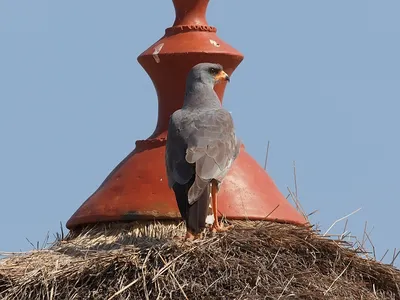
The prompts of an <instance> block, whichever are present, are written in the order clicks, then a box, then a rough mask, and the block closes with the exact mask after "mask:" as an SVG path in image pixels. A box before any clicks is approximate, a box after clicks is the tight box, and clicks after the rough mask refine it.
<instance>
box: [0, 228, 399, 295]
mask: <svg viewBox="0 0 400 300" xmlns="http://www.w3.org/2000/svg"><path fill="white" fill-rule="evenodd" d="M235 225H236V226H235V228H234V230H232V231H230V232H228V233H226V234H218V235H216V236H206V237H204V238H203V239H201V240H198V241H195V242H193V243H182V242H178V241H176V240H174V239H172V237H173V236H174V235H176V234H183V231H184V228H183V226H182V224H180V225H174V224H169V225H168V224H151V225H143V224H139V223H134V224H132V223H130V224H110V225H97V226H96V227H91V228H86V229H85V230H83V231H82V232H80V233H75V234H69V236H67V237H66V238H65V239H64V240H62V241H57V242H56V243H55V244H54V245H52V246H51V247H50V248H49V249H44V250H38V251H32V252H29V253H25V254H21V255H13V256H10V257H8V258H6V259H3V260H0V298H1V299H400V271H399V270H397V269H396V268H394V267H392V266H390V265H385V264H382V263H379V262H377V261H375V260H372V259H365V258H362V257H360V255H359V253H357V251H356V250H354V249H351V248H349V246H348V245H345V244H343V242H338V241H333V240H331V239H327V238H325V237H322V236H321V235H319V234H318V233H317V232H315V231H314V230H312V229H311V228H308V227H297V226H293V225H287V224H279V223H271V222H236V223H235Z"/></svg>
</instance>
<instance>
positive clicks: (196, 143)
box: [186, 109, 239, 180]
mask: <svg viewBox="0 0 400 300" xmlns="http://www.w3.org/2000/svg"><path fill="white" fill-rule="evenodd" d="M192 122H193V124H194V127H195V128H196V130H193V131H192V132H191V134H190V136H189V138H188V142H187V147H188V148H187V151H186V160H187V161H188V162H189V163H196V175H197V176H199V177H200V178H201V179H203V180H210V179H212V178H218V177H219V175H220V174H222V173H225V172H226V171H227V169H228V168H229V167H230V165H231V163H232V161H233V160H234V159H235V158H236V156H237V153H238V150H239V148H238V143H237V140H236V136H235V131H234V126H233V120H232V117H231V115H230V113H229V112H227V111H226V110H224V109H218V110H211V111H208V112H204V113H202V114H200V115H199V116H198V117H197V118H196V117H193V118H192Z"/></svg>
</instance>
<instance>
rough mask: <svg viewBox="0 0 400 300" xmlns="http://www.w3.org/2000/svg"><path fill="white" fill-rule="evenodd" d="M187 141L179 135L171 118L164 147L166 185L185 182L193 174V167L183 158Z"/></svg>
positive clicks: (170, 185)
mask: <svg viewBox="0 0 400 300" xmlns="http://www.w3.org/2000/svg"><path fill="white" fill-rule="evenodd" d="M186 149H187V143H186V141H185V139H184V138H183V137H182V136H181V134H180V132H179V130H178V128H177V126H176V124H175V122H174V119H173V118H171V119H170V122H169V127H168V137H167V144H166V149H165V166H166V170H167V176H168V186H169V187H170V188H171V187H172V186H173V185H174V183H175V182H177V183H179V184H182V185H183V184H185V183H187V182H188V181H189V180H190V179H191V178H192V176H193V174H194V168H193V166H191V165H190V164H188V162H187V161H186V160H185V155H186Z"/></svg>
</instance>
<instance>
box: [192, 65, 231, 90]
mask: <svg viewBox="0 0 400 300" xmlns="http://www.w3.org/2000/svg"><path fill="white" fill-rule="evenodd" d="M221 81H230V78H229V76H228V74H226V73H225V72H224V70H223V67H222V66H221V65H220V64H213V63H199V64H197V65H195V66H194V67H193V68H192V69H191V70H190V72H189V75H188V82H190V83H194V82H202V83H205V84H207V85H211V86H214V85H215V84H217V83H219V82H221Z"/></svg>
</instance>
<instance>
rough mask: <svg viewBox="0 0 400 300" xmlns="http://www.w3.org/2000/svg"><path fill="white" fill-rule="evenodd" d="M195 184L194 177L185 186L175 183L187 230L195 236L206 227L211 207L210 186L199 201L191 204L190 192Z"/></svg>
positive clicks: (177, 198)
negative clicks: (189, 199)
mask: <svg viewBox="0 0 400 300" xmlns="http://www.w3.org/2000/svg"><path fill="white" fill-rule="evenodd" d="M193 183H194V176H193V178H192V180H190V181H189V182H188V183H187V184H185V185H180V184H178V183H175V185H174V186H173V190H174V192H175V197H176V200H177V203H178V207H179V211H180V213H181V216H182V218H183V219H184V221H185V223H186V227H187V229H188V230H189V231H190V232H191V233H193V234H198V233H200V232H201V231H202V230H203V229H204V228H205V227H206V218H207V213H208V208H209V205H210V184H207V186H206V187H205V188H204V190H203V192H202V193H201V195H200V196H199V197H198V198H197V201H195V202H194V203H193V204H189V201H188V192H189V189H190V187H191V186H192V184H193Z"/></svg>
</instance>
